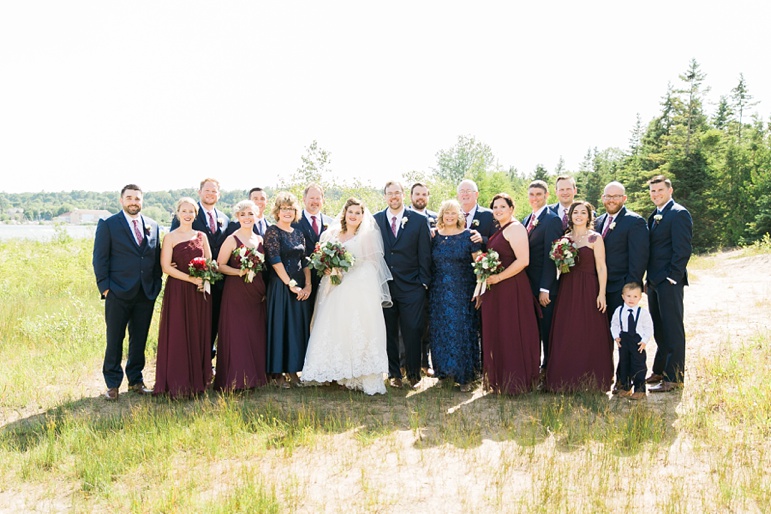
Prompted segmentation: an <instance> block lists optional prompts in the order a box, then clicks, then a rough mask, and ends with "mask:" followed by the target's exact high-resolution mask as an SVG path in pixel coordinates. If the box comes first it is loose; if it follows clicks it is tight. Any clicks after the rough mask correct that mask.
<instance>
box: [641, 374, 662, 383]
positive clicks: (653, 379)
mask: <svg viewBox="0 0 771 514" xmlns="http://www.w3.org/2000/svg"><path fill="white" fill-rule="evenodd" d="M662 380H664V375H659V374H658V373H654V374H652V375H651V376H649V377H648V378H646V379H645V383H646V384H658V383H659V382H661V381H662Z"/></svg>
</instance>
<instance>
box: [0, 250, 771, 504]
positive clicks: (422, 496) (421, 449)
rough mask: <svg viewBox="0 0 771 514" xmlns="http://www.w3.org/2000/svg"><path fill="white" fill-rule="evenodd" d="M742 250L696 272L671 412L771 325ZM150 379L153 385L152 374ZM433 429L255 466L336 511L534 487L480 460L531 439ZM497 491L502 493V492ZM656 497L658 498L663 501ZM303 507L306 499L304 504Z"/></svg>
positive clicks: (27, 490) (88, 387)
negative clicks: (704, 365) (700, 368)
mask: <svg viewBox="0 0 771 514" xmlns="http://www.w3.org/2000/svg"><path fill="white" fill-rule="evenodd" d="M741 255H742V252H740V251H731V252H725V253H721V254H717V255H714V256H710V257H704V258H701V259H700V260H699V261H698V262H697V263H696V264H695V265H694V266H692V268H691V270H689V271H690V277H691V278H690V287H688V288H687V289H686V293H685V304H686V305H685V312H686V330H687V340H688V343H687V350H686V364H687V367H688V369H687V377H686V391H685V393H683V395H682V396H680V395H679V394H678V395H677V396H672V395H671V394H665V395H653V394H651V395H649V399H648V402H649V404H650V405H651V406H655V405H659V406H660V408H662V409H668V410H671V411H672V412H674V411H676V410H678V409H680V408H681V402H686V401H687V391H688V389H689V388H694V387H698V383H699V379H700V377H698V376H695V373H693V372H692V370H694V369H695V368H696V364H697V363H698V362H699V361H700V359H703V358H705V357H709V356H711V355H714V354H715V352H720V351H723V350H726V349H728V348H730V347H734V346H737V345H740V344H741V343H742V342H743V341H745V340H746V339H748V338H750V337H752V336H753V334H757V333H758V332H760V331H768V329H769V326H770V325H771V321H770V320H769V309H768V307H767V306H766V303H767V299H768V298H771V279H769V275H768V273H767V272H766V270H768V269H771V255H758V256H749V257H742V256H741ZM651 350H653V351H649V353H648V361H649V363H648V366H649V369H650V365H651V363H652V360H653V355H654V351H655V347H651ZM153 367H154V366H153V363H148V365H147V368H148V370H152V368H153ZM147 379H148V383H152V379H153V377H152V376H151V375H150V374H148V376H147ZM424 382H425V384H424V388H425V387H431V386H433V385H434V381H433V380H432V379H425V380H424ZM80 387H81V389H82V393H83V396H85V397H89V396H91V397H94V396H98V395H99V394H100V393H101V392H102V389H103V384H102V380H101V375H100V374H99V373H98V372H95V373H94V374H93V375H92V376H88V377H84V379H83V382H82V383H81V384H80ZM409 394H420V392H419V391H418V392H412V393H409ZM482 396H484V393H482V392H481V391H477V393H475V394H474V395H473V396H471V397H469V396H467V395H466V396H463V397H460V396H459V404H458V405H456V406H454V407H453V408H454V409H456V410H457V409H469V410H470V411H471V412H474V414H475V415H485V411H486V410H489V411H490V415H491V416H495V406H494V405H491V404H490V402H477V401H476V400H478V399H480V398H481V397H482ZM474 404H477V405H474ZM481 404H487V405H486V406H485V405H481ZM451 410H452V409H451ZM39 412H40V410H37V409H35V408H32V407H30V408H27V409H22V410H14V411H8V410H5V411H2V412H0V427H2V426H3V425H6V424H8V423H10V422H13V421H15V420H17V419H19V418H24V417H27V416H30V415H34V414H38V413H39ZM434 429H435V427H434ZM430 430H431V428H429V429H428V431H429V432H430ZM430 435H431V434H430V433H426V434H421V433H416V431H413V430H410V429H408V427H405V430H401V431H396V432H392V433H390V434H388V435H386V436H384V437H381V438H379V439H378V440H377V441H375V442H374V443H372V444H369V445H366V446H364V447H363V448H362V450H361V452H360V453H355V454H354V457H355V460H356V462H351V458H352V456H351V452H335V451H334V450H327V449H326V448H330V449H333V448H335V447H337V446H343V447H344V446H345V445H350V444H351V442H352V439H351V437H352V436H351V434H350V433H338V434H334V435H331V436H329V438H328V440H325V441H323V442H322V443H320V444H322V445H323V446H324V448H325V449H324V450H323V451H314V449H313V448H300V449H298V450H296V451H295V452H294V453H293V454H292V456H291V457H286V456H282V455H280V454H278V451H277V452H276V453H277V454H276V455H275V459H267V460H266V461H265V462H264V463H263V464H259V463H253V465H256V466H257V467H259V468H263V469H262V470H263V471H264V473H265V475H266V476H268V477H272V476H276V473H277V470H276V466H277V465H281V466H282V467H283V469H281V471H280V475H283V476H291V477H293V482H294V484H295V486H294V487H295V491H294V492H295V494H296V495H297V496H298V497H300V498H306V499H308V498H312V502H313V503H314V504H315V506H314V508H313V510H315V511H319V510H320V511H324V510H328V511H333V510H334V509H332V508H333V506H338V507H339V506H340V505H348V506H349V507H350V509H351V510H353V511H386V510H389V511H390V510H394V509H398V510H401V511H405V512H413V511H422V510H426V509H433V508H436V509H441V510H443V511H445V512H464V511H475V510H477V509H478V508H479V506H480V505H483V504H491V503H492V504H498V505H501V503H500V502H502V504H503V505H505V504H506V499H509V498H512V497H514V498H516V497H517V496H518V495H527V494H532V492H531V490H532V488H531V484H532V481H533V476H532V474H531V473H527V472H525V471H523V470H518V469H509V470H508V471H507V472H506V473H507V474H506V475H505V476H501V477H498V478H499V480H498V481H496V477H489V476H484V474H479V473H475V469H478V468H480V467H481V468H483V469H498V468H501V467H502V466H501V463H502V462H504V461H505V460H506V459H507V454H509V453H510V452H514V453H518V454H521V453H522V451H523V450H522V446H521V445H518V443H517V441H515V440H503V441H498V440H491V439H487V438H484V439H483V440H482V442H481V444H480V445H478V446H477V447H475V448H472V449H466V450H461V449H457V448H454V447H451V446H448V445H432V444H430V442H429V443H425V441H421V438H422V437H423V436H426V437H428V438H429V441H430ZM555 444H557V442H555V441H554V438H547V439H545V440H544V441H540V442H539V446H540V448H539V449H538V450H537V452H536V455H541V456H545V455H548V454H549V453H550V452H553V451H554V448H553V447H554V445H555ZM687 451H688V449H687V448H684V447H683V445H682V444H680V445H678V444H675V443H673V444H672V447H671V449H670V456H671V458H673V459H677V458H678V454H679V453H680V452H687ZM469 452H472V453H469ZM362 463H366V465H362ZM503 467H505V466H503ZM693 471H694V472H695V473H699V472H703V473H708V471H705V470H696V469H695V470H693ZM680 472H682V470H680ZM504 484H505V488H504V487H503V485H504ZM11 487H12V488H11V489H7V490H2V489H3V488H2V487H0V512H18V511H24V510H30V509H34V510H38V511H63V510H66V508H67V507H66V506H67V505H69V504H70V501H69V500H68V496H69V495H70V494H72V491H71V489H70V488H66V489H65V490H64V491H62V494H63V497H61V498H55V499H49V500H45V501H43V502H42V503H41V498H40V493H41V491H40V490H39V489H40V487H39V486H36V485H31V484H28V487H27V486H24V487H22V488H21V489H17V488H13V486H11ZM504 489H505V493H504ZM426 491H433V493H430V494H427V493H426ZM213 492H216V491H213ZM281 494H282V496H283V495H285V494H286V493H281ZM290 495H291V494H290ZM496 495H497V496H499V499H498V500H496V499H495V498H494V497H495V496H496ZM395 498H398V500H397V499H395ZM650 500H651V504H652V505H656V499H655V498H651V499H650ZM304 508H305V507H303V506H301V507H300V509H299V510H301V511H302V510H303V509H304ZM330 509H332V510H330Z"/></svg>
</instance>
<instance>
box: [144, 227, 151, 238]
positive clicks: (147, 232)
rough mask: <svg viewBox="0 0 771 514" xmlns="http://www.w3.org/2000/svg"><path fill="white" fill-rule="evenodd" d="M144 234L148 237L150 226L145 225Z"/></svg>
mask: <svg viewBox="0 0 771 514" xmlns="http://www.w3.org/2000/svg"><path fill="white" fill-rule="evenodd" d="M145 234H147V235H148V236H149V235H150V225H145Z"/></svg>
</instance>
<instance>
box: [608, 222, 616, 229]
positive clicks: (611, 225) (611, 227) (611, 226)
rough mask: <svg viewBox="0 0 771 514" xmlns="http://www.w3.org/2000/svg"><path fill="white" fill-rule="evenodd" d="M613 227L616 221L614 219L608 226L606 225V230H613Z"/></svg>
mask: <svg viewBox="0 0 771 514" xmlns="http://www.w3.org/2000/svg"><path fill="white" fill-rule="evenodd" d="M614 228H616V222H615V221H614V222H612V223H611V224H610V226H609V227H608V230H613V229H614Z"/></svg>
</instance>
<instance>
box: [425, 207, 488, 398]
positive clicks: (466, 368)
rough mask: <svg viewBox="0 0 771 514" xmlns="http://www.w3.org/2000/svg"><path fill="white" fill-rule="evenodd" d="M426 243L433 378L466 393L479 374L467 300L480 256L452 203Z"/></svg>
mask: <svg viewBox="0 0 771 514" xmlns="http://www.w3.org/2000/svg"><path fill="white" fill-rule="evenodd" d="M436 226H437V232H436V234H435V235H434V238H433V240H432V241H431V257H432V272H433V274H432V276H433V280H432V281H431V289H430V290H429V293H428V327H429V339H430V347H431V360H432V363H433V366H434V373H435V374H436V376H437V377H439V378H440V379H447V380H454V381H455V382H457V383H458V384H460V386H461V391H463V392H467V391H469V390H470V388H471V382H472V381H473V380H474V370H475V369H479V335H478V330H479V317H478V315H477V311H476V309H475V308H474V302H472V301H471V297H472V296H473V294H474V284H475V282H476V280H475V277H474V271H473V269H472V267H471V263H472V262H473V254H474V253H476V252H478V251H480V250H481V247H480V245H479V244H477V243H472V242H471V233H470V232H469V231H468V230H467V229H466V221H465V220H464V219H463V217H462V216H461V214H460V205H459V204H458V202H457V201H455V200H447V201H445V202H443V203H442V205H441V207H440V208H439V215H438V216H437V222H436Z"/></svg>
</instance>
